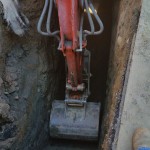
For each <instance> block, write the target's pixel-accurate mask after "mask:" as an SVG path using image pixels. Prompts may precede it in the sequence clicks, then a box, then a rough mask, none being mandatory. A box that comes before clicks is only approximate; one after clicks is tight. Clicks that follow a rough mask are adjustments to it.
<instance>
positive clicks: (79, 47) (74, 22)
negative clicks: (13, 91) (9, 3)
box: [37, 0, 104, 140]
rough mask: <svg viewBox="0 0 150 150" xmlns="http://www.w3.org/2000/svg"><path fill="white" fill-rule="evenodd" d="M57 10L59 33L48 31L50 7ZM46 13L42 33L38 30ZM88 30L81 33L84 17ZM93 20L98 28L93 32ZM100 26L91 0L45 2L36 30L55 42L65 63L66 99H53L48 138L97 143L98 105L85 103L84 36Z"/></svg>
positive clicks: (87, 70)
mask: <svg viewBox="0 0 150 150" xmlns="http://www.w3.org/2000/svg"><path fill="white" fill-rule="evenodd" d="M54 5H55V8H57V11H58V21H59V30H57V31H53V32H52V31H51V19H52V10H53V6H54ZM46 14H47V20H46V31H42V28H43V22H44V18H45V16H46ZM85 15H86V16H87V17H88V20H89V25H90V29H91V30H83V26H84V17H85ZM93 17H94V18H95V20H96V21H97V23H98V25H99V30H98V31H95V26H94V21H93ZM103 29H104V26H103V23H102V21H101V19H100V18H99V16H98V14H97V12H96V10H95V9H94V6H93V4H92V2H91V0H45V5H44V8H43V11H42V14H41V17H40V19H39V22H38V25H37V30H38V32H39V33H41V34H42V35H45V36H53V37H55V38H57V40H58V41H59V46H58V50H60V51H61V52H62V53H63V55H64V57H65V60H66V70H67V75H66V97H65V100H60V101H58V100H54V101H53V103H52V109H51V114H50V122H49V128H50V136H51V137H54V138H66V139H80V140H97V139H98V129H99V118H100V103H95V102H87V99H88V97H89V95H90V76H91V73H90V51H88V50H87V49H86V46H87V40H86V37H87V36H90V35H99V34H101V33H102V32H103Z"/></svg>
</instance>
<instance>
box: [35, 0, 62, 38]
mask: <svg viewBox="0 0 150 150" xmlns="http://www.w3.org/2000/svg"><path fill="white" fill-rule="evenodd" d="M48 6H49V7H48ZM47 9H48V16H47V22H46V30H47V32H43V31H42V29H41V28H42V23H43V20H44V17H45V15H46V12H47ZM52 9H53V0H45V4H44V8H43V11H42V14H41V16H40V19H39V22H38V25H37V30H38V32H39V33H40V34H42V35H45V36H54V37H56V38H57V39H58V40H60V38H59V36H57V34H58V33H59V31H54V32H51V31H50V26H51V16H52Z"/></svg>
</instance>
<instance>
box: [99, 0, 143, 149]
mask: <svg viewBox="0 0 150 150" xmlns="http://www.w3.org/2000/svg"><path fill="white" fill-rule="evenodd" d="M140 8H141V0H132V1H131V0H116V1H114V5H113V24H112V36H111V49H110V57H109V58H110V61H109V70H108V79H107V93H106V95H107V97H106V101H105V113H104V117H103V118H104V119H103V124H102V129H101V131H102V139H101V140H102V142H101V143H102V149H104V150H110V149H115V146H116V141H117V136H118V131H119V126H120V118H119V117H120V114H121V112H122V110H121V109H122V105H123V100H122V91H123V86H124V81H125V74H126V69H127V64H128V60H129V55H130V52H131V46H132V41H133V38H134V35H135V34H136V32H137V26H138V20H139V15H140Z"/></svg>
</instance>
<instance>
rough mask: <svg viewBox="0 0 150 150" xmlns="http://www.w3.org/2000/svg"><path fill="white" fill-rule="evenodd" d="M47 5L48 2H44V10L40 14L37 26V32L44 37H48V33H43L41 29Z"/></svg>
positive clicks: (46, 0) (47, 0)
mask: <svg viewBox="0 0 150 150" xmlns="http://www.w3.org/2000/svg"><path fill="white" fill-rule="evenodd" d="M48 3H49V0H45V4H44V8H43V11H42V13H41V16H40V19H39V22H38V25H37V30H38V32H39V33H40V34H42V35H45V36H49V33H47V32H43V31H42V29H41V28H42V23H43V19H44V17H45V15H46V11H47V9H48Z"/></svg>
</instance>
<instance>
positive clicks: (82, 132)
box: [49, 100, 100, 140]
mask: <svg viewBox="0 0 150 150" xmlns="http://www.w3.org/2000/svg"><path fill="white" fill-rule="evenodd" d="M65 106H66V105H65V102H64V101H62V100H54V101H53V103H52V110H51V115H50V123H49V127H50V136H51V137H53V138H65V139H77V140H98V133H99V119H100V103H95V102H87V104H86V108H85V109H84V108H83V107H67V108H66V107H65Z"/></svg>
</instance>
